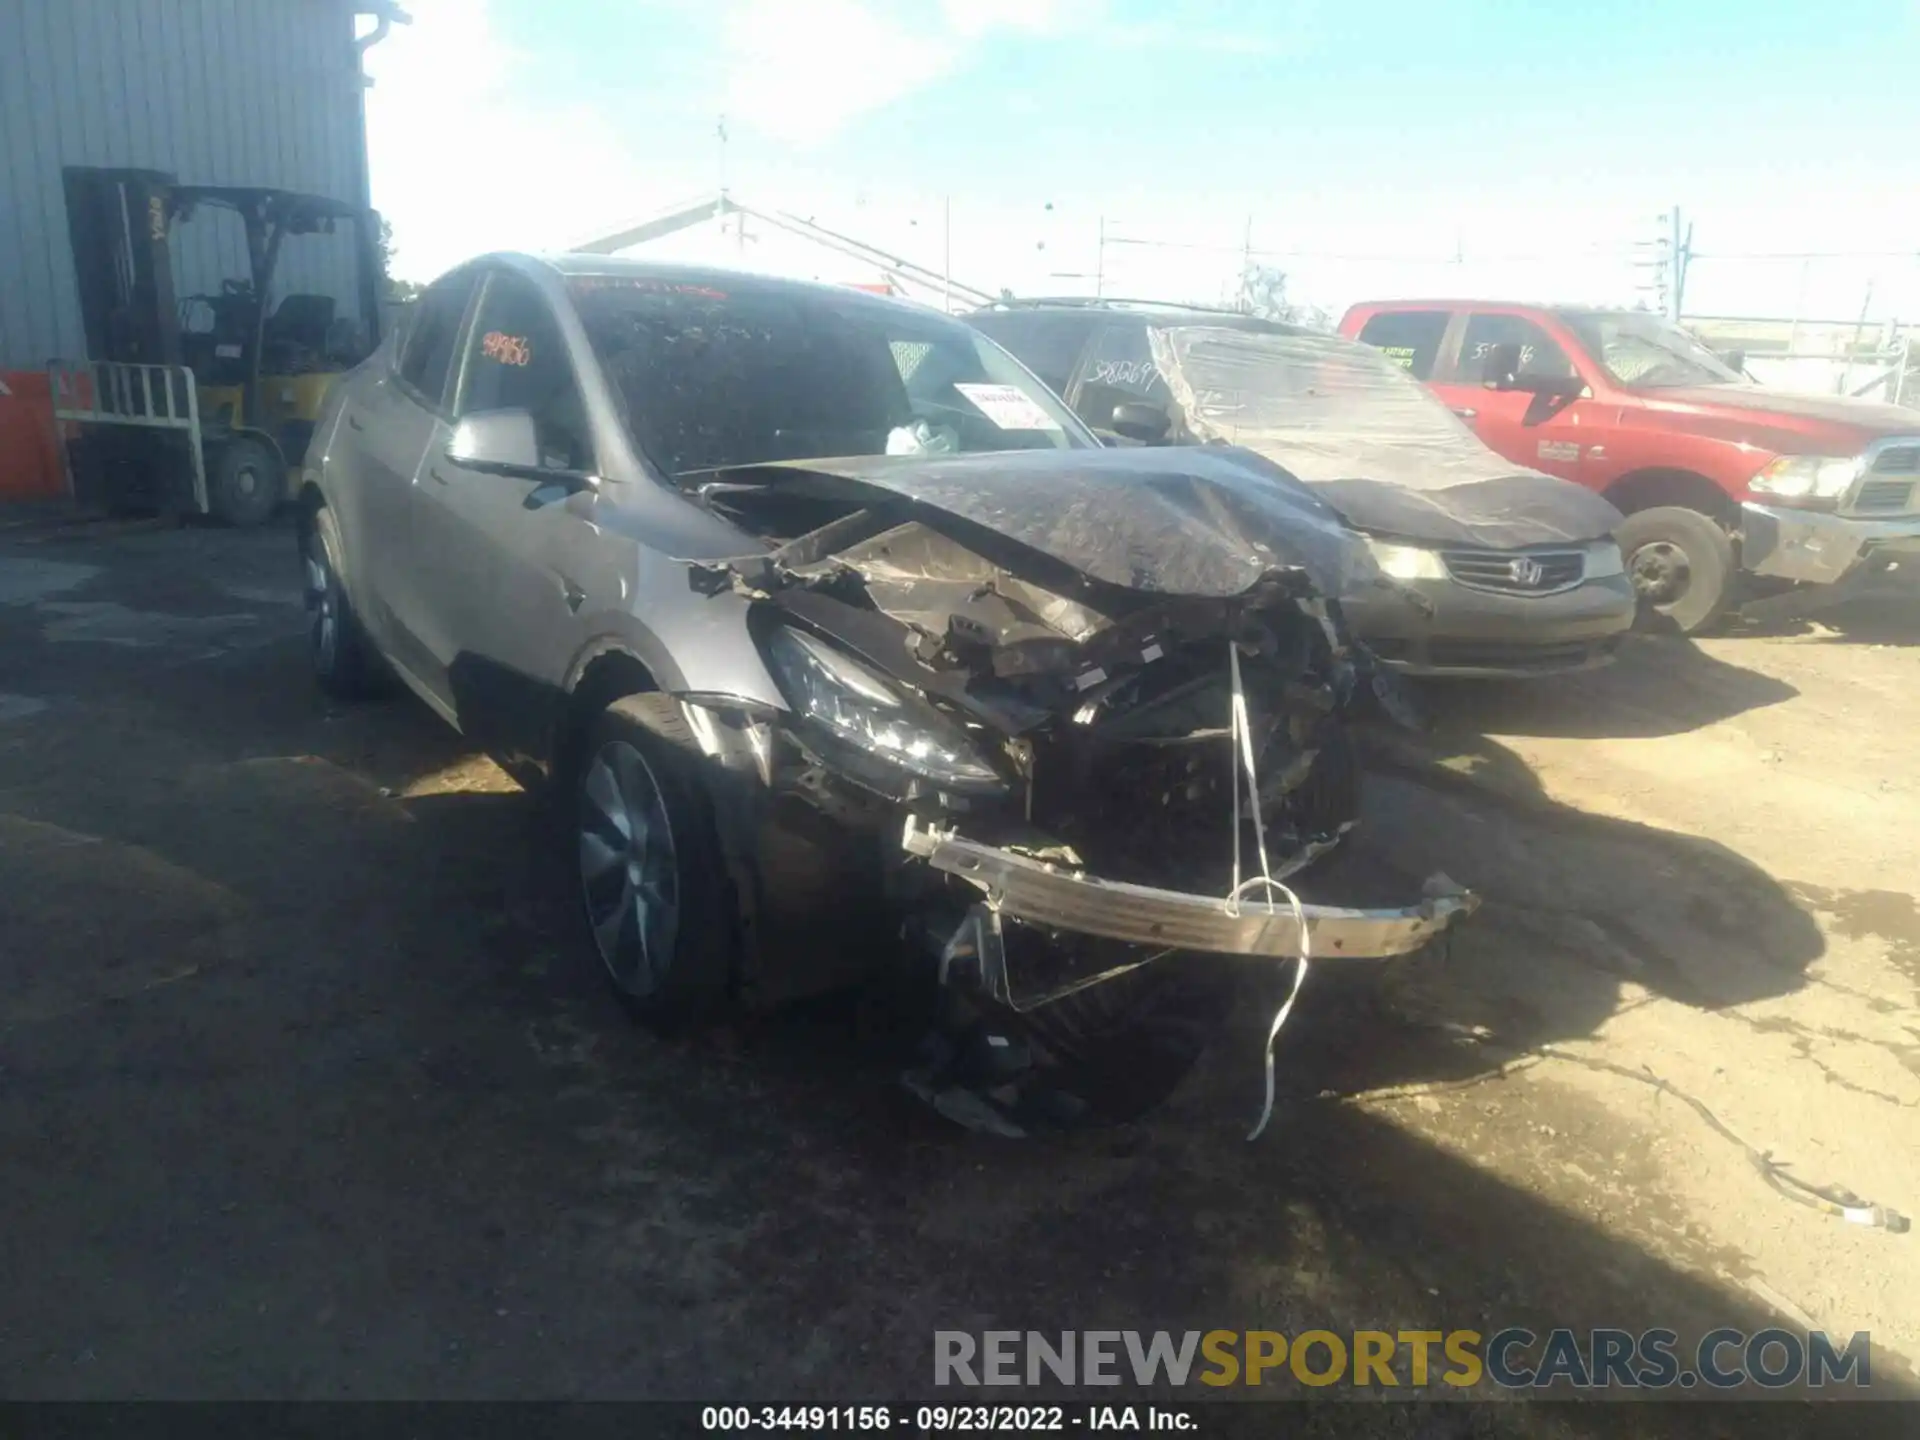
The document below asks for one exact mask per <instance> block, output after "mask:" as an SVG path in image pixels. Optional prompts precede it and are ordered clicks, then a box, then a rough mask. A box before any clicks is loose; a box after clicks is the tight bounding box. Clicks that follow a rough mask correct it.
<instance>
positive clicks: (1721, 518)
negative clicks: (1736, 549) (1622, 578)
mask: <svg viewBox="0 0 1920 1440" xmlns="http://www.w3.org/2000/svg"><path fill="white" fill-rule="evenodd" d="M1603 493H1604V495H1605V497H1606V499H1607V500H1608V501H1610V502H1611V503H1612V505H1613V507H1614V508H1615V509H1616V510H1618V511H1620V513H1621V514H1623V515H1631V514H1633V513H1634V512H1635V511H1637V510H1652V509H1656V508H1658V507H1660V506H1663V505H1673V506H1677V507H1679V508H1680V509H1683V510H1697V511H1699V512H1700V513H1701V514H1702V515H1707V516H1710V517H1711V518H1713V519H1714V520H1717V521H1718V522H1719V523H1720V525H1721V526H1722V527H1723V528H1725V529H1726V530H1727V531H1729V532H1732V531H1734V530H1736V529H1738V528H1739V521H1740V505H1739V502H1737V501H1736V500H1735V499H1734V498H1733V497H1732V496H1731V495H1729V494H1728V493H1727V492H1726V491H1725V490H1724V489H1722V488H1721V487H1720V486H1719V485H1716V484H1715V483H1714V482H1713V481H1712V480H1710V479H1708V478H1707V477H1706V476H1705V475H1702V474H1701V473H1700V472H1699V471H1698V470H1688V469H1685V468H1683V467H1680V466H1671V465H1649V466H1646V467H1644V468H1642V469H1639V470H1630V471H1628V472H1627V473H1626V474H1625V475H1622V476H1621V477H1620V478H1619V479H1617V480H1615V481H1614V482H1613V483H1612V484H1611V485H1609V486H1608V487H1607V488H1606V490H1605V491H1604V492H1603Z"/></svg>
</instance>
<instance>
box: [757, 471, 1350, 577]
mask: <svg viewBox="0 0 1920 1440" xmlns="http://www.w3.org/2000/svg"><path fill="white" fill-rule="evenodd" d="M755 468H756V469H760V470H782V469H791V470H796V471H800V472H803V473H805V474H808V475H824V476H831V477H835V478H837V479H841V480H845V481H849V482H852V483H853V484H855V485H858V486H861V487H865V488H866V489H867V490H868V491H872V492H880V493H879V495H876V496H872V497H869V498H884V497H885V496H896V497H899V498H902V499H905V500H909V501H912V502H914V503H915V504H917V505H922V506H926V507H928V508H930V509H933V510H938V511H943V512H945V513H946V514H949V515H952V516H956V517H958V518H959V519H961V520H964V521H967V522H969V523H971V524H974V525H978V526H981V527H983V528H985V529H987V530H991V531H994V532H995V533H997V534H999V535H1002V536H1005V537H1006V538H1007V539H1009V540H1012V541H1014V542H1016V543H1017V544H1020V545H1024V546H1026V547H1027V548H1029V549H1031V550H1034V551H1037V552H1038V553H1040V554H1042V555H1046V556H1048V557H1050V558H1052V559H1054V560H1058V561H1060V562H1061V563H1063V564H1066V565H1070V566H1072V567H1073V568H1074V569H1076V570H1078V571H1080V572H1081V573H1083V574H1085V575H1088V576H1090V577H1091V578H1093V579H1095V580H1098V581H1102V582H1104V583H1106V584H1109V585H1116V586H1120V587H1122V588H1125V589H1129V590H1138V591H1144V592H1147V593H1151V594H1161V595H1186V596H1194V597H1199V598H1205V599H1226V598H1230V597H1233V596H1236V595H1240V594H1243V593H1245V592H1246V591H1247V590H1249V589H1250V588H1252V587H1253V586H1254V585H1255V583H1256V582H1258V581H1259V580H1260V578H1261V577H1262V576H1263V575H1264V574H1266V573H1268V572H1269V571H1273V570H1299V571H1301V572H1303V573H1304V574H1305V575H1306V577H1307V578H1308V579H1309V580H1310V581H1311V582H1312V583H1313V585H1314V586H1315V588H1316V589H1318V590H1319V591H1320V593H1321V594H1323V595H1327V596H1335V595H1339V594H1342V593H1344V592H1346V591H1347V590H1349V589H1350V588H1352V587H1354V586H1356V585H1361V584H1366V583H1370V582H1371V581H1373V580H1374V579H1375V578H1376V577H1377V576H1378V570H1377V568H1376V567H1375V566H1374V563H1373V559H1372V556H1371V555H1370V554H1369V553H1368V551H1367V549H1366V547H1365V545H1364V544H1362V543H1361V542H1360V540H1359V539H1358V537H1356V536H1355V535H1354V534H1353V533H1352V532H1351V531H1350V530H1348V529H1347V528H1346V527H1345V525H1344V524H1343V523H1342V521H1341V519H1340V516H1339V514H1338V513H1337V512H1336V511H1335V510H1333V509H1332V508H1331V507H1330V506H1328V505H1327V504H1326V503H1325V502H1324V501H1323V500H1321V499H1320V498H1319V497H1318V496H1316V495H1315V494H1314V493H1313V492H1312V491H1310V490H1309V489H1307V487H1306V486H1304V485H1302V484H1301V483H1300V482H1299V481H1298V480H1296V479H1294V477H1293V476H1291V475H1289V474H1288V473H1287V472H1286V471H1284V470H1282V469H1281V468H1280V467H1279V466H1277V465H1275V464H1273V463H1272V462H1271V461H1268V460H1266V459H1264V458H1262V457H1261V456H1259V455H1256V454H1254V453H1252V452H1251V451H1247V450H1241V449H1238V448H1236V447H1233V446H1211V445H1210V446H1204V447H1199V446H1195V447H1175V448H1141V449H1111V450H1105V449H1103V450H1017V451H993V452H987V453H981V454H969V455H952V456H919V455H903V456H857V457H852V458H847V459H835V460H806V461H794V462H786V463H782V464H778V465H770V466H759V467H755Z"/></svg>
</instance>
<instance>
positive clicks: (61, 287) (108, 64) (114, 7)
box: [0, 0, 404, 494]
mask: <svg viewBox="0 0 1920 1440" xmlns="http://www.w3.org/2000/svg"><path fill="white" fill-rule="evenodd" d="M360 17H370V18H368V19H362V18H360ZM403 18H404V15H403V14H402V12H400V11H399V9H398V8H397V7H396V6H395V5H393V4H392V3H391V0H0V385H3V386H4V387H5V390H6V391H7V392H8V393H6V394H0V494H6V493H9V492H11V493H23V492H27V491H31V490H33V489H34V488H35V486H36V485H41V486H43V485H44V481H45V476H44V474H37V473H35V471H36V462H35V460H34V458H33V456H32V455H31V454H29V453H28V452H29V451H31V450H33V449H34V448H35V447H36V445H37V444H39V442H40V440H41V438H42V432H43V431H45V426H44V425H42V424H41V422H40V420H39V417H38V414H37V408H36V397H37V398H38V400H40V401H43V400H44V396H45V386H44V380H43V379H42V378H41V373H42V368H43V367H44V366H45V365H46V363H47V362H48V361H49V360H50V359H52V358H54V357H57V356H67V357H77V356H80V355H82V354H84V346H85V341H84V338H83V330H82V324H81V315H80V307H79V300H78V296H77V294H76V286H75V278H74V270H73V259H72V253H71V244H70V239H69V232H68V228H67V216H66V201H65V195H64V189H63V182H62V171H63V169H64V167H66V166H70V165H90V166H106V167H127V168H140V169H150V170H160V171H165V172H168V173H170V174H172V175H174V176H176V177H177V178H178V179H179V180H181V181H182V182H185V183H189V184H201V185H263V186H277V187H281V188H284V189H289V190H300V191H307V192H310V193H314V194H319V195H325V196H328V197H330V198H333V199H337V200H342V201H346V202H348V203H350V204H356V205H367V204H368V203H369V196H368V186H367V162H366V148H367V147H366V126H365V111H364V107H363V96H364V85H363V82H362V79H361V69H360V58H361V54H362V52H363V50H364V49H365V48H366V47H367V46H368V45H370V44H372V43H375V42H376V41H377V40H378V39H379V38H380V37H381V36H382V35H384V34H385V31H386V27H387V24H388V23H389V21H391V20H394V19H403ZM200 228H201V229H202V231H203V233H200V234H196V235H194V236H192V237H189V238H186V239H184V240H183V243H182V246H181V249H180V252H179V253H178V254H177V256H176V258H175V265H176V269H177V270H178V271H179V272H180V273H179V275H178V277H177V283H176V288H177V289H178V291H179V293H181V294H183V295H184V294H189V293H192V291H193V290H194V289H195V287H196V285H206V284H217V280H209V278H208V277H218V276H220V275H234V274H245V273H246V260H245V255H246V251H245V244H244V239H243V237H242V234H241V231H240V227H239V225H238V224H237V222H236V224H234V225H233V226H232V227H230V228H222V227H219V226H206V227H200ZM307 263H308V266H309V271H308V273H306V274H298V273H296V274H293V275H290V276H289V277H288V278H289V281H290V282H298V283H299V284H300V285H301V286H303V287H304V288H312V289H320V290H329V289H332V288H333V286H334V284H335V283H336V282H335V281H334V279H333V277H331V276H330V275H328V274H327V273H325V272H326V271H327V269H328V268H329V267H328V266H327V264H326V263H325V261H324V260H321V261H319V262H315V261H312V260H309V261H308V262H307ZM316 265H317V268H315V267H316ZM339 283H342V284H344V281H342V282H339ZM50 423H51V422H50V420H48V421H47V422H46V425H50ZM45 443H46V444H48V445H50V432H46V434H45Z"/></svg>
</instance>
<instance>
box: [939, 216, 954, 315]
mask: <svg viewBox="0 0 1920 1440" xmlns="http://www.w3.org/2000/svg"><path fill="white" fill-rule="evenodd" d="M940 308H941V309H942V310H943V311H945V312H946V313H947V314H949V315H951V314H952V313H953V197H952V196H951V195H943V196H941V197H940Z"/></svg>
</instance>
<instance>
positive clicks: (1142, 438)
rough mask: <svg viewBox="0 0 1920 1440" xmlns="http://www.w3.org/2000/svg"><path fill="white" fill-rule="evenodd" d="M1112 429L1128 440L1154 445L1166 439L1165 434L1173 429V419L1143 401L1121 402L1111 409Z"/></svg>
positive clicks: (1155, 406) (1156, 406) (1156, 407)
mask: <svg viewBox="0 0 1920 1440" xmlns="http://www.w3.org/2000/svg"><path fill="white" fill-rule="evenodd" d="M1113 428H1114V431H1115V433H1116V434H1120V435H1124V436H1126V437H1127V439H1129V440H1138V441H1139V442H1140V443H1141V444H1142V445H1155V444H1158V443H1159V442H1160V441H1162V440H1164V439H1166V438H1167V432H1168V431H1169V430H1171V429H1172V428H1173V417H1172V416H1171V415H1169V414H1167V412H1166V411H1165V410H1162V409H1161V408H1160V407H1159V406H1158V405H1149V404H1147V403H1146V402H1145V401H1143V400H1123V401H1122V402H1121V403H1120V404H1118V405H1116V406H1114V407H1113Z"/></svg>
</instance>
